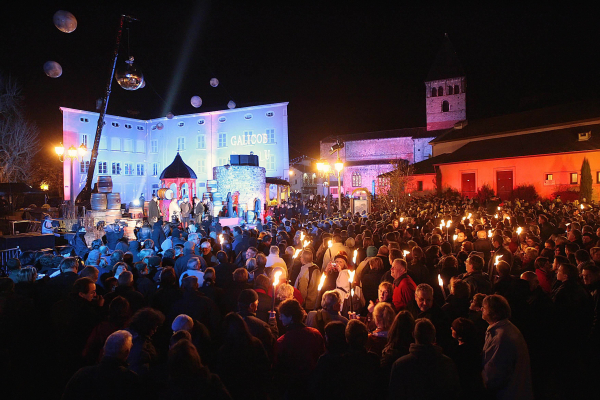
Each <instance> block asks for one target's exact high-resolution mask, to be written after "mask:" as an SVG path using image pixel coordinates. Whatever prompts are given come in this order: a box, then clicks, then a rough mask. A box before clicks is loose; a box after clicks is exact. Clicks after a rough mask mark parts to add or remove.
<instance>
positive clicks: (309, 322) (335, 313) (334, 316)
mask: <svg viewBox="0 0 600 400" xmlns="http://www.w3.org/2000/svg"><path fill="white" fill-rule="evenodd" d="M321 307H323V308H322V309H321V310H318V311H311V312H309V313H308V316H307V317H306V326H310V327H312V328H315V329H318V330H319V332H321V334H322V335H325V326H327V324H328V323H330V322H332V321H340V322H341V323H343V324H344V325H347V324H348V318H346V317H343V316H342V315H341V314H340V310H341V309H342V297H341V296H340V293H339V292H338V291H337V290H328V291H326V292H325V293H323V297H322V298H321Z"/></svg>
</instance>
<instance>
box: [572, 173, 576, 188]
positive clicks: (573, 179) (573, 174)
mask: <svg viewBox="0 0 600 400" xmlns="http://www.w3.org/2000/svg"><path fill="white" fill-rule="evenodd" d="M575 184H577V172H571V185H575Z"/></svg>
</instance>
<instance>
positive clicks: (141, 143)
mask: <svg viewBox="0 0 600 400" xmlns="http://www.w3.org/2000/svg"><path fill="white" fill-rule="evenodd" d="M135 151H136V153H145V152H146V141H145V140H138V141H137V142H136V144H135Z"/></svg>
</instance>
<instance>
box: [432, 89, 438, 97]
mask: <svg viewBox="0 0 600 400" xmlns="http://www.w3.org/2000/svg"><path fill="white" fill-rule="evenodd" d="M431 97H437V88H431Z"/></svg>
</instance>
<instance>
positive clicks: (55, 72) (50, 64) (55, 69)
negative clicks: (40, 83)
mask: <svg viewBox="0 0 600 400" xmlns="http://www.w3.org/2000/svg"><path fill="white" fill-rule="evenodd" d="M44 72H45V73H46V75H48V76H49V77H50V78H58V77H59V76H61V75H62V67H61V66H60V64H59V63H57V62H56V61H46V62H45V63H44Z"/></svg>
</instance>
